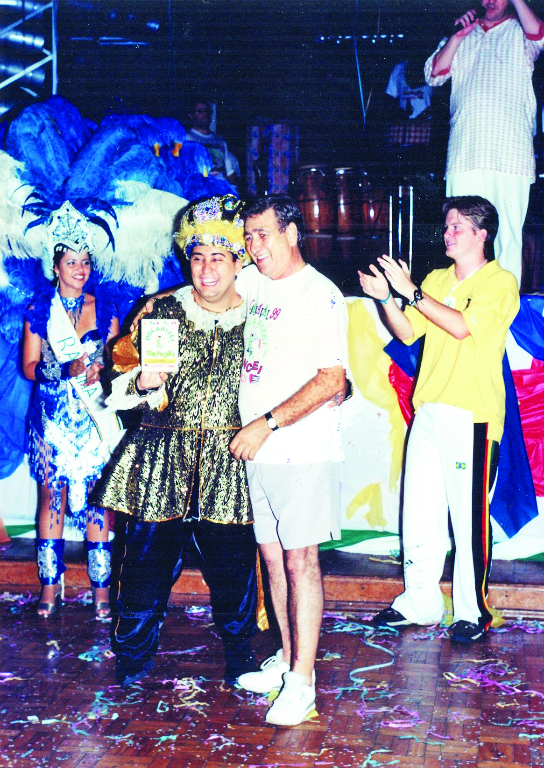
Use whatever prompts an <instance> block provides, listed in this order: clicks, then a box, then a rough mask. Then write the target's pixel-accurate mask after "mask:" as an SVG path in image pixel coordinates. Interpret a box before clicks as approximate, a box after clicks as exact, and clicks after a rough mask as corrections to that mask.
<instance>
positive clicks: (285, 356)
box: [236, 264, 348, 464]
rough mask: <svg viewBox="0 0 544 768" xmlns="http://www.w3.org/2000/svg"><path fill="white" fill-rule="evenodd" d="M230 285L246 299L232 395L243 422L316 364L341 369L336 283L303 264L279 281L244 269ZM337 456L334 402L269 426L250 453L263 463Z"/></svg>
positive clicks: (341, 320) (291, 389) (344, 356)
mask: <svg viewBox="0 0 544 768" xmlns="http://www.w3.org/2000/svg"><path fill="white" fill-rule="evenodd" d="M236 290H237V291H238V293H240V294H241V295H242V296H243V297H244V298H245V299H246V302H247V320H246V325H245V330H244V362H243V366H242V373H241V377H240V395H239V405H240V414H241V417H242V425H243V426H245V425H246V424H248V423H249V422H251V421H253V420H254V419H256V418H258V417H259V416H263V414H265V413H267V412H268V411H271V410H272V409H273V408H275V407H276V406H278V405H280V404H281V403H283V402H284V401H285V400H287V399H288V398H289V397H291V395H294V394H295V392H298V390H299V389H300V388H301V387H303V386H304V384H306V383H307V382H308V381H310V379H312V378H314V376H315V375H316V374H317V372H318V370H319V369H322V368H333V367H335V366H337V365H342V366H344V368H346V369H347V365H348V362H347V361H348V350H347V327H348V314H347V308H346V303H345V301H344V297H343V296H342V294H341V293H340V291H339V290H338V288H337V287H336V286H335V285H334V284H333V283H332V282H331V281H330V280H328V278H326V277H324V276H323V275H322V274H320V273H319V272H318V271H317V270H316V269H314V268H313V267H312V266H310V265H308V264H307V265H306V266H305V267H303V269H301V270H300V271H299V272H296V273H295V274H294V275H291V276H289V277H286V278H283V279H280V280H271V279H270V278H268V277H266V276H265V275H261V274H260V272H259V271H258V269H257V267H255V266H249V267H246V268H245V269H244V270H242V272H241V274H240V275H239V276H238V278H237V280H236ZM342 460H343V451H342V442H341V436H340V429H339V413H338V408H331V407H329V406H328V404H325V405H323V406H321V408H319V409H318V410H317V411H314V413H311V414H310V415H309V416H305V417H304V418H303V419H300V420H299V421H297V422H295V423H294V424H291V425H290V426H288V427H282V428H280V429H278V430H276V431H274V432H273V433H272V434H271V435H270V437H269V438H268V439H267V440H266V442H265V443H264V445H263V446H262V447H261V448H260V450H259V451H258V453H257V455H256V457H255V461H256V462H260V463H265V464H289V463H293V464H308V463H313V462H319V461H342Z"/></svg>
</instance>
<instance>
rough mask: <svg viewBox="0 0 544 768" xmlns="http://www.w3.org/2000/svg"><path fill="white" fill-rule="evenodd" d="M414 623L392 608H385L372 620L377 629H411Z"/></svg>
mask: <svg viewBox="0 0 544 768" xmlns="http://www.w3.org/2000/svg"><path fill="white" fill-rule="evenodd" d="M413 623H414V622H413V621H409V620H408V619H406V618H405V617H404V616H403V615H402V613H399V612H398V611H396V610H395V609H394V608H392V607H391V606H389V608H384V609H383V611H380V612H379V613H377V614H376V615H375V616H374V618H373V619H372V624H374V626H375V627H411V626H412V625H413Z"/></svg>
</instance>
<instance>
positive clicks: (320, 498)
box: [231, 195, 348, 726]
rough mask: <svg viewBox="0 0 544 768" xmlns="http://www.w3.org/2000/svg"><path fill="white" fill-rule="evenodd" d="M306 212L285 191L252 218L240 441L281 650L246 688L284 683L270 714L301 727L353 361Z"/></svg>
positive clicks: (332, 529) (241, 287)
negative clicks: (306, 235) (309, 237)
mask: <svg viewBox="0 0 544 768" xmlns="http://www.w3.org/2000/svg"><path fill="white" fill-rule="evenodd" d="M302 237H303V223H302V216H301V214H300V211H299V209H298V208H297V206H296V205H295V203H294V202H293V201H292V200H291V198H289V197H288V196H287V195H270V196H268V197H265V198H262V199H260V200H258V201H257V202H256V203H254V204H253V205H252V206H251V208H250V209H249V210H248V211H247V213H246V220H245V238H246V248H247V251H248V253H249V255H250V256H251V258H252V260H253V262H254V264H255V265H256V266H250V267H246V268H245V269H244V270H243V272H242V273H241V274H240V275H239V277H238V279H237V281H236V289H237V291H238V292H239V293H240V294H241V295H242V296H244V297H245V298H246V301H247V304H248V316H247V321H246V326H245V331H244V345H245V349H244V362H243V368H242V373H241V382H240V400H239V405H240V414H241V418H242V425H243V428H242V429H241V430H240V432H238V434H237V435H236V437H235V438H234V439H233V440H232V442H231V452H232V453H233V454H234V456H235V457H236V458H243V459H245V460H246V462H247V464H246V469H247V474H248V482H249V489H250V496H251V502H252V506H253V513H254V518H255V535H256V538H257V542H258V544H259V548H260V551H261V554H262V556H263V558H264V560H265V562H266V565H267V569H268V575H269V580H270V590H271V595H272V601H273V605H274V610H275V613H276V617H277V620H278V624H279V627H280V631H281V639H282V648H281V650H279V651H278V652H277V653H276V654H275V655H274V656H272V657H271V658H269V659H267V660H266V661H265V662H264V663H263V665H262V667H261V671H260V672H253V673H248V674H245V675H241V676H240V677H239V678H238V683H239V684H240V685H241V686H242V687H243V688H245V689H246V690H250V691H254V692H257V693H266V692H268V691H270V690H272V689H274V688H276V689H281V690H280V693H279V696H278V697H277V698H276V699H275V701H274V703H273V704H272V706H271V707H270V709H269V710H268V712H267V715H266V721H267V722H268V723H271V724H274V725H285V726H292V725H297V724H298V723H300V722H302V721H303V720H304V719H305V718H306V717H307V716H308V715H309V714H310V713H311V712H312V711H313V709H314V707H315V673H314V664H315V657H316V653H317V645H318V641H319V633H320V629H321V620H322V616H323V584H322V580H321V571H320V567H319V560H318V545H319V544H320V543H321V542H323V541H326V540H330V539H334V538H339V536H340V505H339V483H338V462H339V461H341V460H342V458H343V456H342V445H341V440H340V432H339V419H338V409H337V408H334V407H331V401H332V405H333V406H334V401H335V398H336V397H338V395H339V393H340V396H339V399H341V398H342V397H343V393H344V388H345V386H346V367H347V357H348V353H347V324H348V319H347V309H346V305H345V302H344V299H343V297H342V294H341V293H340V291H339V290H338V289H337V288H336V286H334V285H333V283H331V282H330V280H328V279H327V278H326V277H324V276H323V275H321V274H320V273H319V272H317V271H316V270H315V269H314V268H313V267H312V266H310V265H307V264H306V263H305V262H304V260H303V258H302V255H301V253H300V244H301V242H302Z"/></svg>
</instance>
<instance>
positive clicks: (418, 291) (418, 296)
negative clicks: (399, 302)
mask: <svg viewBox="0 0 544 768" xmlns="http://www.w3.org/2000/svg"><path fill="white" fill-rule="evenodd" d="M422 299H423V291H422V290H421V286H420V285H416V289H415V291H414V298H413V299H412V301H409V302H408V304H409V305H410V306H411V307H415V305H416V304H417V303H418V301H421V300H422Z"/></svg>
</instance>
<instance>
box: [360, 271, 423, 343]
mask: <svg viewBox="0 0 544 768" xmlns="http://www.w3.org/2000/svg"><path fill="white" fill-rule="evenodd" d="M384 258H386V257H385V256H384ZM370 271H371V272H372V274H371V275H366V274H365V273H364V272H359V282H360V283H361V288H362V289H363V291H364V292H365V293H366V294H367V296H370V297H371V298H372V299H376V300H377V301H379V302H380V304H381V305H382V307H383V309H384V312H385V317H386V320H387V324H388V326H389V327H390V328H391V330H392V331H393V333H394V335H395V336H396V337H397V339H400V340H401V341H404V340H405V339H410V338H412V336H413V335H414V329H413V328H412V323H411V322H410V321H409V319H408V318H407V317H406V315H405V314H404V312H403V311H402V309H400V307H398V306H397V303H396V301H395V300H394V299H393V297H392V296H391V290H390V288H389V283H388V282H387V280H386V278H385V277H384V276H383V275H382V273H381V272H380V271H379V270H378V269H376V267H375V266H374V264H371V265H370Z"/></svg>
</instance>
